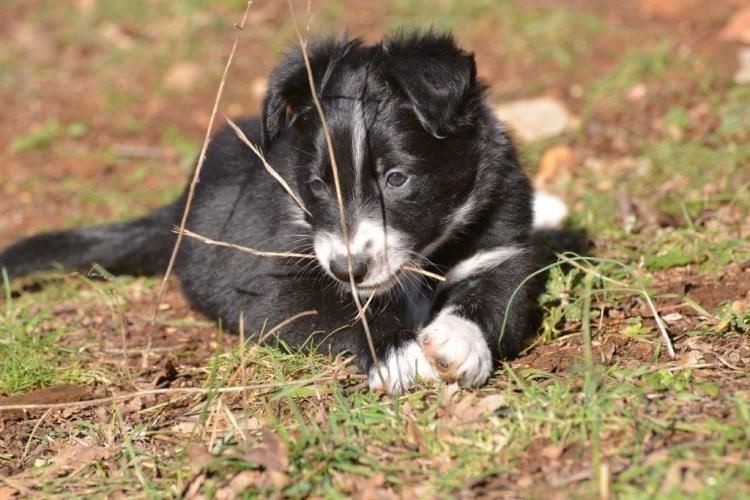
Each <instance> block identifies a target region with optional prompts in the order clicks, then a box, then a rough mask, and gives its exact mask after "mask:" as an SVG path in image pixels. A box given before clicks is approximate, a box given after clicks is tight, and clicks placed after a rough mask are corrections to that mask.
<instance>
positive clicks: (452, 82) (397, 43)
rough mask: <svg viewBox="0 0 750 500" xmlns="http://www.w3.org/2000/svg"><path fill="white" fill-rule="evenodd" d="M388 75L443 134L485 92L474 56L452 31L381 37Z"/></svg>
mask: <svg viewBox="0 0 750 500" xmlns="http://www.w3.org/2000/svg"><path fill="white" fill-rule="evenodd" d="M381 45H382V49H383V54H384V56H385V60H384V67H385V76H386V79H387V80H388V81H390V82H391V83H392V84H394V85H395V86H396V87H397V88H398V89H399V90H400V91H401V92H402V93H403V94H404V96H405V97H406V98H407V99H408V100H409V103H410V105H411V107H412V109H413V110H414V113H415V114H416V115H417V118H418V119H419V121H420V123H421V124H422V126H423V127H424V128H425V129H426V130H427V131H428V132H429V133H430V134H432V135H433V136H435V137H437V138H440V139H442V138H444V137H445V136H446V135H447V134H449V133H451V132H453V131H455V130H456V128H458V127H459V126H461V125H463V124H464V123H466V122H467V120H468V114H469V112H470V109H469V107H468V106H467V105H468V104H469V103H470V101H472V98H473V97H476V96H477V95H479V94H481V86H480V85H478V84H477V71H476V65H475V63H474V55H473V54H470V53H468V52H464V51H463V50H461V49H459V48H458V47H457V46H456V42H455V41H454V39H453V37H452V36H451V35H449V34H437V33H433V32H427V33H424V34H421V33H418V32H414V33H406V34H404V33H400V34H397V35H396V37H394V38H392V39H384V40H383V42H382V44H381Z"/></svg>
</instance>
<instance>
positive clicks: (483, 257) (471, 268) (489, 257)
mask: <svg viewBox="0 0 750 500" xmlns="http://www.w3.org/2000/svg"><path fill="white" fill-rule="evenodd" d="M523 251H524V249H523V248H520V247H514V246H508V247H495V248H491V249H489V250H482V251H480V252H477V253H475V254H474V255H472V256H471V257H469V258H468V259H464V260H462V261H461V262H459V263H458V264H456V265H455V266H453V267H452V268H451V269H450V271H448V275H447V276H446V277H445V278H446V280H448V281H461V280H463V279H466V278H468V277H469V276H474V275H476V274H481V273H483V272H485V271H489V270H490V269H493V268H495V267H497V266H499V265H500V264H502V263H503V262H505V261H506V260H508V259H512V258H513V257H515V256H516V255H518V254H520V253H522V252H523Z"/></svg>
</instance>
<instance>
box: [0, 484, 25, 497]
mask: <svg viewBox="0 0 750 500" xmlns="http://www.w3.org/2000/svg"><path fill="white" fill-rule="evenodd" d="M19 495H20V493H19V491H18V490H17V489H15V488H11V487H9V486H0V500H11V499H15V498H18V496H19Z"/></svg>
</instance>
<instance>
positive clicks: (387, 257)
mask: <svg viewBox="0 0 750 500" xmlns="http://www.w3.org/2000/svg"><path fill="white" fill-rule="evenodd" d="M349 240H350V244H349V251H350V252H351V254H352V256H359V257H362V256H364V257H367V258H368V260H369V265H368V269H367V275H366V276H365V278H364V279H363V280H362V282H361V283H360V284H359V285H358V288H361V289H362V292H363V295H368V294H371V293H377V292H378V291H381V290H380V289H381V288H382V289H383V290H385V289H387V288H389V287H390V286H392V285H393V284H394V283H393V280H394V277H395V275H396V273H397V272H398V271H399V269H401V267H402V266H403V265H404V264H406V262H407V261H408V260H409V254H408V249H409V245H408V238H407V236H406V235H405V234H403V233H401V232H400V231H397V230H395V229H392V228H390V227H389V228H386V229H385V230H384V229H383V224H382V223H380V222H377V221H373V220H369V219H363V220H362V221H361V222H360V223H359V224H357V227H356V228H355V230H354V232H353V233H352V234H351V235H350V236H349ZM313 246H314V248H315V255H316V256H317V258H318V262H319V263H320V265H321V267H322V268H323V269H325V270H326V272H328V273H329V274H330V261H331V259H334V258H346V246H345V245H344V242H343V240H342V238H341V237H339V235H337V234H333V233H328V232H320V231H319V232H317V234H315V238H314V240H313ZM331 276H333V275H331Z"/></svg>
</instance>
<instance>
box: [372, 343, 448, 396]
mask: <svg viewBox="0 0 750 500" xmlns="http://www.w3.org/2000/svg"><path fill="white" fill-rule="evenodd" d="M438 378H439V375H438V373H437V372H436V371H435V369H434V368H433V367H432V365H431V364H430V362H429V361H428V360H427V357H426V356H425V355H424V352H422V348H421V347H419V344H417V342H416V341H413V340H412V341H410V342H407V343H406V344H404V345H403V346H401V347H399V348H398V349H392V350H390V351H388V354H387V355H386V357H385V359H381V360H380V373H378V370H377V367H376V366H375V365H373V367H372V368H370V373H369V375H368V379H369V383H370V389H372V390H375V391H380V392H385V393H387V394H399V393H402V392H404V391H405V390H407V389H409V388H410V387H412V386H414V385H416V383H417V382H418V381H420V380H423V381H425V382H429V381H432V380H438Z"/></svg>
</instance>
